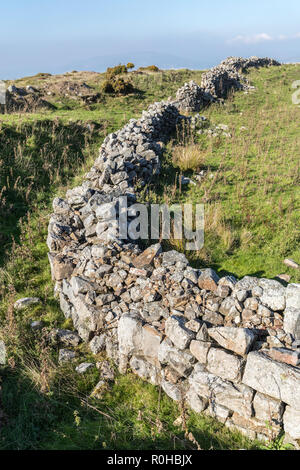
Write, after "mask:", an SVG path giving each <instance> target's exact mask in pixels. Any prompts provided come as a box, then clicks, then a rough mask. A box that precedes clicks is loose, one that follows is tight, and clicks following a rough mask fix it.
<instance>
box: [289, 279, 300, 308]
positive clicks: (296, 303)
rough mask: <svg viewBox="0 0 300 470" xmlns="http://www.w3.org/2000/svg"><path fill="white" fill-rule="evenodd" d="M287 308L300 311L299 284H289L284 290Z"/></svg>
mask: <svg viewBox="0 0 300 470" xmlns="http://www.w3.org/2000/svg"><path fill="white" fill-rule="evenodd" d="M286 306H287V308H290V307H292V308H297V309H300V284H289V285H288V286H287V288H286Z"/></svg>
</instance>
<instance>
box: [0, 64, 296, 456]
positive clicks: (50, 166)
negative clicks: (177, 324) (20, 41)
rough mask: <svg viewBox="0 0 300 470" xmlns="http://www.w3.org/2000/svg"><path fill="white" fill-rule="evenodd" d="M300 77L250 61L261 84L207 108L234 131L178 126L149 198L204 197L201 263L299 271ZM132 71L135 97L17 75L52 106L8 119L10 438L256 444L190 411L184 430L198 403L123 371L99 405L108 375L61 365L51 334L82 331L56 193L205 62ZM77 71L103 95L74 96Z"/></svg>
mask: <svg viewBox="0 0 300 470" xmlns="http://www.w3.org/2000/svg"><path fill="white" fill-rule="evenodd" d="M299 74H300V66H299V65H286V66H281V67H280V68H275V67H274V68H268V69H261V70H259V71H256V70H253V71H251V72H250V73H249V75H248V78H249V79H250V81H251V83H252V84H253V85H255V87H256V88H255V90H251V91H250V92H248V93H243V92H241V93H236V94H235V95H234V96H233V97H231V98H229V99H228V100H227V101H226V103H225V105H217V104H216V105H212V106H211V107H210V108H208V109H207V110H205V111H203V112H202V114H204V115H205V116H206V117H207V118H208V119H209V121H210V125H211V126H212V127H214V126H215V125H219V124H224V125H227V126H228V130H227V132H228V133H230V135H231V136H224V135H222V133H220V135H217V136H216V137H209V136H208V135H207V134H201V135H199V138H198V139H197V141H194V140H191V136H189V135H184V136H182V135H178V136H174V139H173V141H172V142H171V143H170V144H169V145H168V147H167V149H166V152H165V158H164V161H163V167H162V174H161V176H160V179H159V180H158V181H157V182H156V184H155V185H154V186H153V187H152V189H151V192H150V193H149V194H148V195H147V198H148V199H149V200H151V201H156V202H160V201H167V202H172V203H174V202H177V201H180V202H185V201H193V202H204V203H205V204H206V232H205V236H206V239H205V245H204V248H203V249H202V250H201V251H200V252H199V253H196V254H193V255H192V257H191V256H190V255H191V253H187V256H189V257H190V259H191V261H192V262H193V263H194V264H195V266H197V267H200V266H212V267H214V268H216V269H217V270H219V271H220V272H232V273H234V274H236V275H237V276H238V277H241V276H243V275H245V274H252V275H258V276H268V277H274V276H276V275H278V274H280V273H282V272H285V274H288V275H289V276H291V282H293V281H294V282H295V281H299V279H300V275H299V271H297V270H292V269H291V268H287V267H285V266H284V265H283V264H282V260H283V259H284V258H285V257H291V258H294V259H295V260H296V261H298V262H299V261H300V259H299V236H300V235H299V199H300V190H299V132H297V131H298V127H297V118H298V114H297V113H298V112H299V109H298V108H297V106H295V105H293V104H292V101H291V94H292V87H291V85H292V82H293V81H294V80H296V79H297V78H298V77H299ZM129 75H130V80H132V83H133V85H134V88H135V92H134V93H133V94H131V95H128V96H124V97H113V96H109V95H105V94H103V93H102V91H101V82H102V81H103V80H104V76H103V74H89V73H80V72H74V73H73V74H68V75H67V76H53V77H52V76H51V77H49V76H46V77H45V76H43V77H41V76H40V77H32V78H26V79H23V80H18V81H17V83H16V86H18V87H19V86H25V85H29V84H30V85H31V86H33V87H37V88H40V89H41V88H43V87H45V89H46V91H45V92H43V93H45V94H47V93H51V95H48V96H49V98H48V99H49V102H51V104H52V105H53V106H55V109H51V110H44V111H41V112H39V114H36V113H30V114H29V113H13V114H9V115H2V116H1V119H0V121H1V132H0V147H1V151H0V155H1V166H0V182H1V183H0V184H1V187H2V191H1V207H0V227H1V228H0V236H1V242H2V247H3V250H2V253H1V261H0V262H1V271H0V294H1V298H2V300H1V310H0V312H1V335H2V336H3V338H5V343H6V344H7V347H8V352H9V362H8V366H7V367H6V368H5V369H4V371H3V374H2V376H3V377H2V381H3V385H2V406H3V409H4V418H2V422H3V423H4V426H2V431H1V432H2V440H1V444H0V446H2V447H3V448H64V449H69V448H77V449H78V448H106V447H107V448H143V449H144V448H162V449H163V448H170V447H171V446H172V447H174V446H175V447H176V448H189V446H191V447H192V448H193V447H195V444H193V443H192V442H191V441H189V440H188V439H187V438H186V437H185V435H186V436H187V435H188V433H187V432H186V431H187V429H188V431H189V432H192V433H193V435H194V436H195V438H196V440H197V441H198V442H199V443H200V446H201V447H202V448H210V447H214V448H231V449H232V448H239V447H253V446H256V445H257V444H255V443H250V442H249V441H248V442H247V441H245V440H244V439H243V438H241V437H240V436H238V435H237V434H236V433H235V434H232V433H230V432H229V431H228V430H227V429H226V428H224V427H222V426H221V425H220V424H218V423H216V422H214V421H213V420H212V419H211V418H208V417H201V418H199V417H196V415H194V414H193V413H191V414H190V416H189V417H188V418H187V422H186V427H185V426H183V428H181V427H179V428H178V427H177V426H176V425H174V424H173V423H174V421H175V419H176V418H177V417H178V415H181V416H182V415H183V416H185V413H187V411H186V410H184V409H183V410H182V409H181V410H178V408H177V407H176V405H174V403H171V401H170V400H169V399H168V398H167V397H165V396H162V397H161V396H160V394H158V393H157V392H156V391H155V390H153V388H152V387H151V386H149V385H147V384H144V383H143V382H142V381H140V380H138V379H136V378H133V377H118V379H117V380H116V381H115V384H114V385H113V386H112V389H111V390H107V391H106V393H105V394H104V395H103V398H102V399H101V400H100V401H96V402H94V401H90V400H89V399H88V397H89V394H90V392H91V390H92V387H93V386H94V385H95V383H96V382H97V377H98V374H99V372H91V373H88V374H87V375H85V376H84V378H82V377H78V376H77V375H76V374H74V371H73V367H70V366H57V346H55V347H54V348H52V347H50V346H49V345H48V344H47V343H46V341H43V338H45V337H46V333H47V331H49V330H51V329H52V328H53V327H63V326H64V327H72V325H70V324H69V323H68V321H66V320H65V319H64V317H63V315H62V313H61V312H60V310H59V308H58V304H57V300H56V299H54V297H53V294H52V290H53V285H52V282H51V280H50V269H49V266H48V260H47V256H46V253H47V247H46V244H45V239H46V231H47V224H48V216H49V213H50V212H51V200H52V198H53V196H54V195H62V194H63V193H64V191H65V189H66V187H72V186H73V185H74V186H75V185H76V183H77V181H80V179H81V177H82V175H83V173H84V172H85V171H87V169H88V168H89V167H90V166H91V164H92V162H93V160H95V158H96V155H97V148H98V147H99V145H100V143H101V142H102V140H103V138H104V137H105V135H107V133H109V132H111V131H113V130H116V129H118V128H119V127H121V126H122V125H123V124H124V123H125V122H127V121H128V119H129V118H131V117H137V116H138V115H139V114H140V113H141V111H142V109H145V108H146V107H147V106H148V104H150V103H152V102H153V101H158V100H161V99H166V98H168V96H170V95H174V93H175V91H176V90H177V89H178V88H179V87H180V86H181V85H182V84H183V83H184V82H186V81H187V80H191V79H194V80H196V81H198V82H199V80H200V77H201V72H191V71H186V70H185V71H164V72H157V73H131V74H129ZM71 79H72V81H73V82H76V83H77V84H79V85H82V83H83V82H84V83H86V84H87V85H88V86H90V87H91V89H92V90H93V93H96V94H99V95H100V96H99V97H98V98H97V101H96V102H95V103H87V102H86V101H84V100H82V99H81V98H80V97H78V95H76V96H77V97H76V98H74V96H73V97H70V90H69V91H68V90H67V91H66V89H65V86H66V85H65V82H68V81H70V80H71ZM73 89H75V90H76V86H73ZM183 146H184V147H189V146H196V163H195V156H194V155H193V162H192V164H191V162H190V161H188V162H187V164H186V162H185V163H184V164H183V163H182V158H181V153H182V147H183ZM175 155H177V156H178V155H179V158H177V159H176V158H175V157H174V156H175ZM202 170H204V178H203V179H202V181H201V183H199V184H197V185H195V186H194V185H188V186H187V187H185V186H184V187H182V186H181V185H179V184H178V175H179V174H180V173H181V172H182V171H184V174H185V175H186V176H190V177H191V179H193V178H195V177H196V176H197V174H199V171H202ZM20 218H23V219H22V221H21V219H20ZM175 246H176V244H175ZM25 296H38V297H40V298H41V299H42V304H39V305H37V306H35V307H34V308H32V307H31V308H28V309H27V310H25V311H24V312H22V313H16V312H15V311H14V310H13V307H12V306H13V303H14V301H15V300H16V299H17V298H20V297H25ZM31 320H43V322H44V325H45V330H42V331H40V332H33V331H32V329H31V328H30V321H31ZM80 348H81V349H82V354H85V358H86V351H85V350H84V346H81V347H80ZM133 384H134V385H133ZM91 407H93V408H91ZM37 410H39V411H37ZM102 413H105V415H103V414H102ZM107 415H108V416H107ZM0 419H1V418H0ZM183 422H185V420H183ZM125 432H126V433H127V435H125Z"/></svg>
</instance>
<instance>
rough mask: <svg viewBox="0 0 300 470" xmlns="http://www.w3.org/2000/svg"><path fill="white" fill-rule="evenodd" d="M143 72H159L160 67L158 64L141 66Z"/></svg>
mask: <svg viewBox="0 0 300 470" xmlns="http://www.w3.org/2000/svg"><path fill="white" fill-rule="evenodd" d="M139 70H140V71H141V72H143V71H145V72H159V68H158V67H157V66H156V65H148V66H147V67H140V68H139Z"/></svg>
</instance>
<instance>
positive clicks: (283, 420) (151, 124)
mask: <svg viewBox="0 0 300 470" xmlns="http://www.w3.org/2000/svg"><path fill="white" fill-rule="evenodd" d="M180 119H181V117H180V115H179V112H178V109H177V107H176V106H174V104H172V103H169V102H161V103H154V104H153V105H152V106H150V108H149V109H148V111H144V112H143V114H142V117H141V119H139V120H130V121H129V123H128V124H127V125H126V126H124V128H123V129H121V130H120V131H118V132H116V133H113V134H110V135H109V136H108V137H107V138H106V139H105V141H104V143H103V145H102V147H101V149H100V155H99V157H98V159H97V160H96V161H95V164H94V166H93V167H92V169H91V171H90V172H89V173H88V174H87V175H86V180H85V181H84V182H83V184H82V186H79V187H77V188H74V189H72V190H69V191H67V193H66V197H65V199H60V198H56V199H55V200H54V202H53V209H54V213H53V214H52V216H51V219H50V223H49V232H48V239H47V243H48V247H49V250H50V253H49V260H50V265H51V271H52V277H53V280H54V281H55V291H56V293H57V295H58V296H59V299H60V306H61V309H62V311H63V312H64V315H65V317H66V318H71V319H72V320H73V323H74V326H75V328H76V330H77V331H78V334H79V336H80V338H82V339H83V340H84V341H86V342H88V343H89V347H90V350H91V352H92V353H94V354H98V353H99V352H100V351H104V350H105V351H106V353H107V355H108V357H109V358H112V359H113V360H114V361H115V363H116V364H118V367H119V370H120V372H121V373H125V372H126V371H127V369H128V367H130V368H131V370H132V371H133V372H134V373H136V374H137V375H139V376H140V377H142V378H143V379H145V380H147V381H149V382H151V383H152V384H155V385H160V386H161V387H162V388H163V390H164V391H165V393H167V395H169V396H170V397H171V398H172V399H174V400H177V401H180V400H185V401H186V402H187V404H188V405H189V406H190V407H191V408H192V409H193V410H195V411H196V412H199V413H200V412H204V413H208V414H210V415H213V416H215V417H217V418H218V419H220V420H221V421H223V422H224V423H225V424H226V425H227V426H229V427H235V428H238V429H239V430H241V431H242V432H244V433H246V434H247V435H249V436H250V437H252V438H254V437H264V438H265V437H266V436H267V437H269V438H270V437H274V435H276V434H277V433H278V432H279V430H280V429H282V428H284V430H285V432H286V433H287V435H289V438H290V439H291V440H292V439H294V440H295V439H300V426H299V423H300V405H299V403H300V366H299V364H300V349H299V347H300V284H289V285H287V287H286V286H283V285H282V284H281V283H279V282H278V281H276V280H270V279H259V278H255V277H249V276H246V277H244V278H243V279H241V280H239V281H238V280H237V279H235V278H234V276H225V277H222V278H219V276H218V275H217V274H216V273H215V272H214V271H213V270H212V269H194V268H192V267H191V266H190V265H189V262H188V260H187V259H186V257H185V256H184V254H181V253H179V252H177V251H174V250H173V251H169V252H164V253H163V252H162V249H161V246H160V244H159V243H158V244H155V245H152V246H150V247H149V248H147V249H146V250H145V251H142V250H141V248H140V247H139V245H138V244H137V243H136V242H134V241H133V240H131V239H130V237H128V238H127V239H121V238H120V236H119V235H120V234H119V233H118V230H117V226H116V214H118V213H121V210H120V209H121V208H120V206H119V197H120V196H121V195H126V196H127V198H128V207H130V206H131V205H132V204H133V203H134V202H135V200H136V196H137V192H138V188H141V187H143V186H144V185H146V184H147V182H148V181H150V180H151V178H153V177H154V176H155V175H157V174H158V172H159V156H160V153H161V145H162V144H161V142H164V141H165V140H166V139H167V138H168V135H169V134H170V132H171V131H172V130H174V128H175V126H176V125H177V124H178V122H180ZM119 215H120V214H119ZM61 331H63V330H59V332H58V333H57V334H58V335H59V336H60V338H65V339H66V336H67V337H69V336H70V332H67V333H66V332H64V333H61ZM68 335H69V336H68ZM66 341H67V340H66ZM74 341H75V343H76V341H77V339H76V337H75V339H74V337H71V338H70V343H69V344H75V343H74ZM61 351H62V352H61V353H60V360H61V361H64V360H71V359H72V358H73V357H74V356H73V355H72V352H73V351H70V350H61ZM89 367H92V366H91V365H90V363H83V365H81V367H80V369H79V370H78V372H79V373H83V372H84V371H85V370H87V369H88V368H89ZM112 377H113V375H112ZM102 386H103V383H99V389H101V387H102ZM266 422H268V423H269V424H268V425H267V424H266Z"/></svg>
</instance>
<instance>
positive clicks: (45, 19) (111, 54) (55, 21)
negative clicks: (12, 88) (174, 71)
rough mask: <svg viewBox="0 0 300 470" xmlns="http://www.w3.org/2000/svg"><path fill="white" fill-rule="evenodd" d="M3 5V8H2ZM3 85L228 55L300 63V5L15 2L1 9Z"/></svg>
mask: <svg viewBox="0 0 300 470" xmlns="http://www.w3.org/2000/svg"><path fill="white" fill-rule="evenodd" d="M1 3H3V2H1ZM0 18H1V24H0V79H8V78H18V77H23V76H25V75H33V74H35V73H39V72H50V73H63V72H66V71H70V70H95V71H99V72H101V71H104V70H105V69H106V67H108V66H113V65H116V64H118V63H122V62H124V63H125V62H128V61H133V62H134V63H135V64H136V65H137V66H141V65H151V64H155V65H157V66H159V67H161V68H180V67H182V68H183V67H188V68H193V69H205V68H209V67H212V66H214V65H217V64H218V63H219V62H220V61H221V60H223V59H225V58H226V57H228V56H232V55H234V56H243V57H248V56H250V55H257V56H269V57H273V58H276V59H279V60H281V61H283V62H298V61H300V22H299V19H300V1H299V0H285V1H283V0H251V1H249V2H248V1H247V2H246V1H245V0H242V1H241V0H226V1H224V0H213V1H208V0H150V1H149V0H148V1H145V0H80V1H79V0H26V1H24V0H14V1H13V2H12V3H10V2H5V4H4V5H3V4H0Z"/></svg>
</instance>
